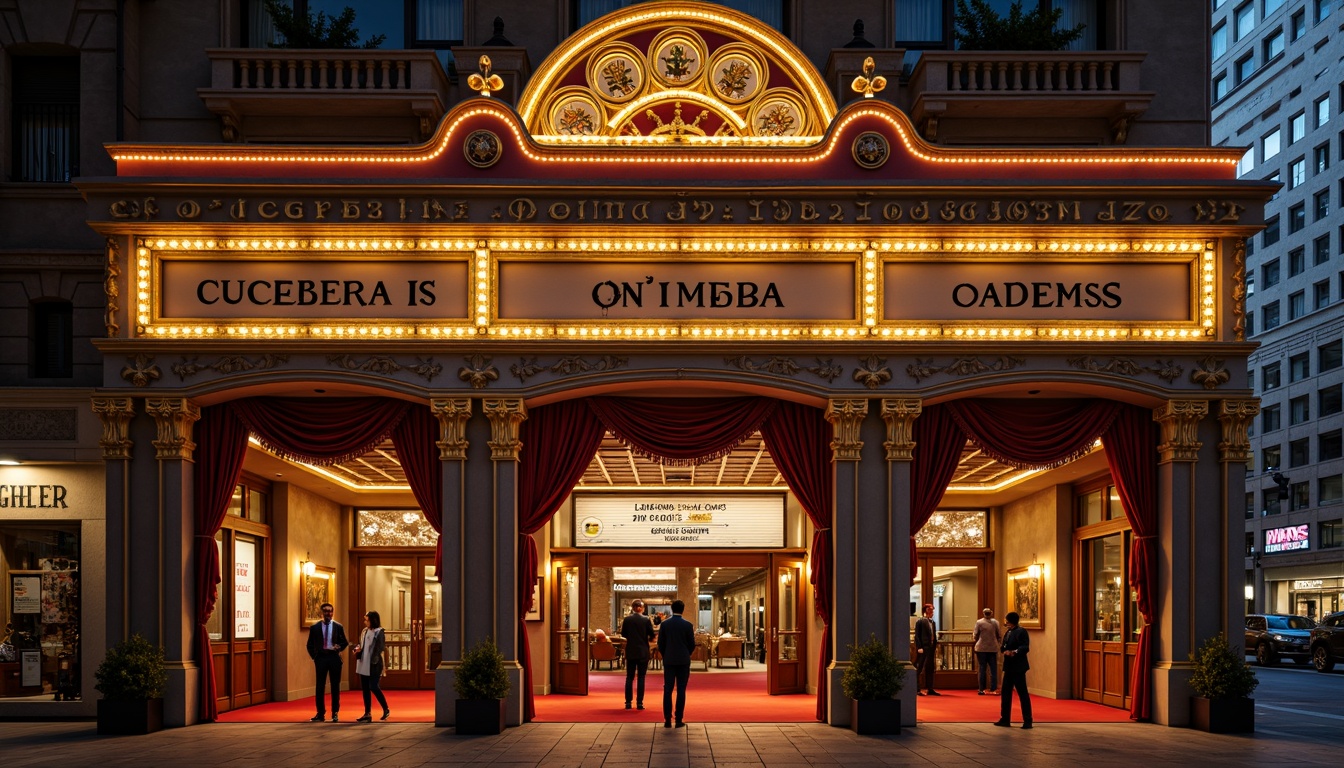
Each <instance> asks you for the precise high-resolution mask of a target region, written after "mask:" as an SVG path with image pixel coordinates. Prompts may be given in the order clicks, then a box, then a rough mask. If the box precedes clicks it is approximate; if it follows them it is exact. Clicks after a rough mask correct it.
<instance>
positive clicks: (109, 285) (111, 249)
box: [103, 237, 121, 339]
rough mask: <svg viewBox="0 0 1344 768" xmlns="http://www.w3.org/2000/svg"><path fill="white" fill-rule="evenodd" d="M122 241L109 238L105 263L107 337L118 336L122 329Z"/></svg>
mask: <svg viewBox="0 0 1344 768" xmlns="http://www.w3.org/2000/svg"><path fill="white" fill-rule="evenodd" d="M120 262H121V243H119V242H117V239H116V238H115V237H109V238H107V261H106V264H105V265H104V273H103V274H104V277H103V296H104V297H105V298H106V299H107V308H106V309H104V310H103V325H104V326H105V329H106V331H107V338H109V339H112V338H116V336H117V333H118V332H120V331H121V324H119V323H118V322H117V313H118V312H120V311H121V303H120V301H119V300H120V298H121V283H120V280H121V263H120Z"/></svg>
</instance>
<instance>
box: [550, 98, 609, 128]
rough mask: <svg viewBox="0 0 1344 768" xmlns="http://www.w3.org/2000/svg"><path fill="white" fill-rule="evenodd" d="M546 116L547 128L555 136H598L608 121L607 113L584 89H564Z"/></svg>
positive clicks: (553, 100) (552, 103) (553, 101)
mask: <svg viewBox="0 0 1344 768" xmlns="http://www.w3.org/2000/svg"><path fill="white" fill-rule="evenodd" d="M546 114H547V116H548V119H547V122H546V127H547V128H548V129H549V133H550V134H551V135H553V136H597V135H600V134H601V133H602V131H603V123H605V122H606V119H607V117H606V111H605V110H603V109H602V108H601V107H600V106H598V104H597V101H595V100H594V99H593V97H592V96H590V95H589V93H588V91H586V90H584V89H582V88H565V89H563V90H562V91H561V92H560V93H559V94H557V95H556V97H555V98H554V99H552V100H551V106H550V108H549V109H547V110H546Z"/></svg>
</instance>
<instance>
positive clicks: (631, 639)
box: [621, 600, 653, 709]
mask: <svg viewBox="0 0 1344 768" xmlns="http://www.w3.org/2000/svg"><path fill="white" fill-rule="evenodd" d="M621 637H624V638H625V708H626V709H629V708H630V694H631V688H633V687H634V682H635V678H636V677H638V678H639V697H638V698H636V699H635V702H636V703H637V704H638V705H639V708H640V709H643V708H644V675H645V674H646V673H647V672H648V671H649V657H650V656H651V655H653V654H652V652H650V651H649V643H650V642H652V641H653V623H652V622H650V621H649V617H647V616H645V615H644V601H643V600H635V601H634V602H632V603H630V615H629V616H626V617H625V620H624V621H622V622H621Z"/></svg>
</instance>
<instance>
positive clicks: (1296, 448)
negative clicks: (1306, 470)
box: [1288, 437, 1311, 467]
mask: <svg viewBox="0 0 1344 768" xmlns="http://www.w3.org/2000/svg"><path fill="white" fill-rule="evenodd" d="M1310 463H1311V438H1309V437H1304V438H1302V439H1300V440H1294V441H1292V442H1291V443H1288V466H1290V467H1304V466H1306V465H1307V464H1310Z"/></svg>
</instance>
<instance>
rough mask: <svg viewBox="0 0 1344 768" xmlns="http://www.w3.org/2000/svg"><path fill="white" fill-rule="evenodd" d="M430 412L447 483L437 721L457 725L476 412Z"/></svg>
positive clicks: (432, 404)
mask: <svg viewBox="0 0 1344 768" xmlns="http://www.w3.org/2000/svg"><path fill="white" fill-rule="evenodd" d="M429 410H430V412H431V413H433V414H434V417H435V418H436V419H438V421H439V439H438V440H437V441H436V445H438V447H439V472H440V477H441V479H442V481H443V499H442V504H443V520H442V529H441V530H440V532H439V557H440V561H439V585H440V589H441V591H442V594H443V611H442V613H441V621H442V622H443V634H442V642H443V647H442V660H441V661H440V662H439V668H438V670H437V671H436V672H435V673H434V724H435V725H437V726H449V725H454V724H455V714H456V713H455V712H454V704H453V702H454V701H455V700H456V698H457V694H456V692H455V691H454V690H453V682H454V679H455V677H456V670H457V663H458V662H459V661H460V660H461V658H462V650H463V638H464V637H465V634H466V616H465V607H466V600H467V595H466V589H467V587H466V585H467V583H468V582H467V580H466V579H465V578H463V576H464V573H465V571H464V570H463V568H464V567H465V561H464V559H463V556H462V548H463V546H464V544H463V542H465V541H466V535H465V534H466V529H465V525H466V518H465V517H464V514H463V511H464V510H465V509H466V498H467V495H466V494H467V451H468V449H469V448H470V447H471V442H470V440H468V438H467V427H468V422H469V421H470V420H471V416H472V411H473V409H472V401H471V398H467V397H462V398H442V399H435V400H430V401H429Z"/></svg>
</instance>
